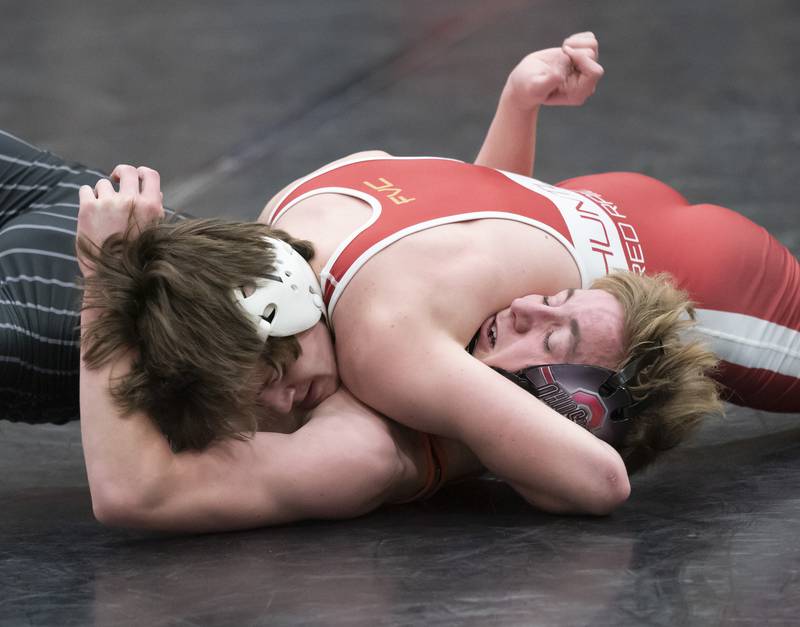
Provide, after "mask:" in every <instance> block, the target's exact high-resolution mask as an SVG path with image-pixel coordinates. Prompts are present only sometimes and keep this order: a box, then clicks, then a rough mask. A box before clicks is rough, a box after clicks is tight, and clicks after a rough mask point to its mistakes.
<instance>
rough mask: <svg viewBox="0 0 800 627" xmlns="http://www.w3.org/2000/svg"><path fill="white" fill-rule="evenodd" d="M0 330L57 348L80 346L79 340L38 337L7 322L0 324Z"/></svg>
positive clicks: (36, 334)
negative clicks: (13, 332) (25, 336)
mask: <svg viewBox="0 0 800 627" xmlns="http://www.w3.org/2000/svg"><path fill="white" fill-rule="evenodd" d="M0 329H8V330H9V331H15V332H17V333H19V334H20V335H27V336H28V337H30V338H33V339H34V340H36V341H37V342H42V343H44V344H55V345H57V346H80V345H81V342H80V340H59V339H57V338H54V337H45V336H44V335H39V334H38V333H34V332H33V331H30V330H28V329H25V328H24V327H18V326H17V325H16V324H10V323H8V322H0Z"/></svg>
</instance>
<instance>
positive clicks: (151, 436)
mask: <svg viewBox="0 0 800 627" xmlns="http://www.w3.org/2000/svg"><path fill="white" fill-rule="evenodd" d="M96 315H97V312H96V311H95V310H89V309H86V310H84V311H83V313H82V315H81V329H82V333H85V330H86V329H87V328H88V324H89V323H90V322H91V321H92V320H93V319H94V317H95V316H96ZM126 360H127V358H126V357H124V356H123V357H120V358H119V359H118V360H117V361H115V362H113V363H108V364H106V365H104V366H103V367H101V368H99V369H96V370H92V369H89V368H88V367H87V365H86V363H85V362H84V360H83V358H81V365H80V404H81V439H82V442H83V453H84V460H85V463H86V472H87V476H88V479H89V488H90V490H91V493H92V503H93V507H94V508H95V514H96V515H97V517H98V518H99V519H103V518H104V517H106V514H107V512H108V511H109V510H111V509H114V510H116V511H122V510H128V511H131V510H133V509H134V508H136V507H139V506H140V505H141V502H142V501H143V500H145V498H146V497H147V495H149V494H151V488H152V487H154V486H157V485H162V486H163V485H164V484H163V482H165V481H168V477H167V471H168V468H169V465H170V462H171V458H172V452H171V450H170V449H169V446H168V444H167V441H166V440H165V439H164V437H163V436H162V435H161V434H160V433H159V432H158V430H157V429H156V427H155V425H153V423H152V422H151V421H149V420H147V419H144V417H142V416H139V415H131V416H123V415H121V413H120V411H119V409H118V408H117V407H116V405H115V404H114V402H113V401H112V398H111V394H110V390H109V388H110V385H111V382H112V380H113V378H114V377H115V376H119V375H120V373H121V372H124V371H125V369H126V368H127V365H126V363H125V362H126Z"/></svg>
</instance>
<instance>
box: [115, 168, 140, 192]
mask: <svg viewBox="0 0 800 627" xmlns="http://www.w3.org/2000/svg"><path fill="white" fill-rule="evenodd" d="M111 180H112V181H116V182H117V183H119V193H120V194H122V195H123V196H128V197H131V198H132V197H133V196H136V195H137V194H138V193H139V172H138V171H137V169H136V168H134V167H133V166H132V165H118V166H117V167H116V168H114V171H113V172H112V173H111Z"/></svg>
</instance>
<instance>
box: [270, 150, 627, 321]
mask: <svg viewBox="0 0 800 627" xmlns="http://www.w3.org/2000/svg"><path fill="white" fill-rule="evenodd" d="M423 159H431V160H437V161H452V162H455V163H464V162H463V161H461V160H459V159H448V158H442V157H393V156H391V155H386V156H369V157H357V158H354V159H349V160H347V161H345V162H339V163H336V164H329V165H327V166H324V167H322V168H320V169H318V170H316V171H314V172H312V173H311V174H309V175H307V176H304V177H303V178H301V179H298V180H297V181H295V182H294V183H293V184H292V185H291V186H289V187H288V188H287V189H286V190H284V192H283V193H282V194H281V196H280V199H279V200H278V201H277V202H276V203H275V207H274V208H273V210H272V211H271V213H270V215H269V216H268V218H267V223H268V224H269V225H273V224H274V223H275V222H277V221H278V220H280V218H281V217H283V216H284V215H285V214H286V212H287V211H288V210H289V209H290V208H291V207H293V206H294V205H296V204H297V203H298V202H300V200H306V199H308V198H310V197H311V196H314V195H317V194H321V193H338V194H345V195H348V196H353V197H355V198H359V199H361V200H364V201H365V202H367V203H368V204H369V205H370V206H371V207H372V217H371V218H370V220H369V221H368V222H366V223H365V224H364V225H362V226H361V227H359V228H358V229H356V230H355V231H354V232H353V233H351V234H350V236H349V237H348V238H347V239H346V240H344V241H343V242H342V243H341V244H340V245H339V246H338V247H337V249H336V250H335V251H334V253H333V254H332V255H331V257H330V258H329V259H328V261H327V262H326V264H325V267H324V268H323V270H322V273H321V275H320V283H321V284H322V288H323V292H324V290H325V285H326V283H330V284H331V285H333V286H334V291H333V294H332V295H331V300H330V303H329V304H328V316H329V317H332V316H333V310H334V308H335V306H336V303H337V301H338V300H339V297H340V296H341V294H342V291H343V290H344V288H345V287H346V286H347V284H348V283H349V282H350V280H351V279H352V278H353V276H355V274H356V272H358V270H360V269H361V267H362V266H363V265H364V264H365V263H366V262H367V261H368V260H369V259H370V258H371V257H372V256H374V255H375V254H377V253H378V252H380V251H381V250H383V249H384V248H386V247H387V246H389V245H390V244H393V243H394V242H396V241H398V240H400V239H402V238H403V237H406V236H408V235H411V234H413V233H417V232H419V231H423V230H426V229H429V228H433V227H435V226H441V225H444V224H452V223H455V222H467V221H470V220H482V219H500V220H513V221H515V222H521V223H523V224H527V225H528V226H532V227H534V228H536V229H539V230H541V231H544V232H545V233H547V234H549V235H551V236H552V237H554V238H555V239H556V241H558V242H559V243H560V244H561V245H562V246H564V248H565V249H566V250H567V252H568V253H569V254H570V256H571V257H572V259H573V261H574V262H575V265H576V266H577V268H578V273H579V275H580V280H581V285H582V286H583V287H588V286H589V284H590V283H591V281H592V280H594V279H595V278H598V277H599V276H604V275H605V272H599V273H598V272H597V271H594V272H590V271H589V270H590V268H587V266H586V264H585V263H584V259H583V257H582V256H581V255H579V254H578V251H577V250H576V248H575V247H574V246H573V245H572V244H571V243H570V242H569V241H568V240H567V239H566V238H565V237H564V236H563V235H561V233H559V232H558V231H557V230H556V229H554V228H553V227H551V226H550V225H548V224H545V223H544V222H540V221H538V220H533V219H531V218H528V217H526V216H522V215H519V214H516V213H511V212H503V211H476V212H470V213H461V214H456V215H451V216H443V217H441V218H436V219H433V220H428V221H426V222H420V223H418V224H414V225H411V226H409V227H406V228H405V229H401V230H400V231H397V232H395V233H394V234H392V235H390V236H388V237H386V238H384V239H383V240H381V241H380V242H377V243H375V244H374V245H373V246H371V247H370V248H369V249H367V250H366V251H365V252H363V253H362V254H361V255H359V256H358V257H357V258H356V259H355V261H354V262H353V263H352V264H351V265H350V267H349V268H348V269H347V271H346V272H345V274H344V275H343V276H342V278H341V280H340V281H338V282H337V281H336V279H335V277H333V276H331V275H330V270H331V268H332V267H333V265H334V264H335V263H336V262H337V261H338V259H339V257H340V255H341V254H342V252H343V251H344V249H345V248H346V247H347V245H348V244H350V243H351V242H352V241H353V239H355V238H356V237H357V236H358V235H359V234H360V233H362V232H363V231H365V230H366V229H367V228H369V227H370V226H371V225H372V224H374V223H375V221H376V220H377V219H378V217H379V216H380V212H381V206H382V205H381V203H380V201H378V200H377V199H376V198H375V197H373V196H371V195H369V194H366V193H364V192H362V191H360V190H355V189H351V188H346V187H326V188H320V189H316V190H311V191H310V192H307V193H305V194H303V195H301V196H298V197H297V198H295V199H294V200H292V201H291V202H290V203H288V204H287V205H286V206H284V207H281V203H283V202H284V201H285V200H286V198H287V197H288V196H290V195H291V194H292V193H294V191H295V190H297V188H298V187H300V186H301V185H303V184H305V183H307V182H308V181H310V180H313V179H315V178H317V177H319V176H321V175H323V174H327V173H328V172H332V171H334V170H338V169H339V168H342V167H345V166H348V165H352V164H354V163H363V162H368V161H402V160H415V161H419V160H423ZM496 171H497V172H499V173H500V174H503V175H505V176H507V177H508V178H509V179H511V180H512V181H514V182H516V183H518V184H522V186H523V187H526V188H527V189H530V190H531V191H533V192H535V193H537V194H539V195H540V196H543V197H545V198H547V199H548V200H550V202H552V203H553V204H555V205H556V207H557V208H558V209H559V211H560V212H561V213H562V215H564V214H569V215H564V220H565V222H566V224H567V227H568V229H569V230H570V235H573V237H574V234H573V233H572V230H573V228H576V227H575V225H574V223H575V219H574V217H572V214H570V213H569V211H568V210H567V209H565V208H564V207H563V205H564V202H563V201H562V202H561V203H560V204H559V202H558V200H557V199H558V198H566V199H568V202H569V203H571V205H572V206H571V207H570V209H574V204H575V200H576V199H577V200H578V202H583V203H591V200H589V199H586V198H584V197H583V196H579V195H578V194H574V193H573V192H569V191H568V190H561V189H560V188H557V187H553V186H550V185H546V184H545V183H541V182H540V181H537V180H535V179H530V178H527V177H519V175H515V174H513V173H509V172H503V171H501V170H496ZM518 178H519V179H524V180H525V181H527V182H528V184H525V183H523V182H522V181H521V180H518ZM553 190H555V192H564V193H563V194H558V193H555V192H554V191H553ZM545 191H546V192H547V193H543V192H545ZM592 204H593V203H592ZM595 207H596V208H597V211H598V213H600V214H601V215H602V218H605V219H606V220H607V221H609V220H610V219H609V218H608V216H606V214H605V213H604V212H603V211H601V210H600V208H599V207H597V206H596V205H595ZM602 218H601V219H602ZM611 227H612V228H613V233H614V234H615V235H616V228H615V227H613V223H611ZM579 232H580V231H579ZM622 263H624V266H623V267H624V268H625V269H627V262H626V261H625V257H624V255H622ZM595 265H596V264H595ZM591 269H592V270H595V268H594V267H591Z"/></svg>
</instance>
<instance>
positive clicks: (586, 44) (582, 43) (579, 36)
mask: <svg viewBox="0 0 800 627" xmlns="http://www.w3.org/2000/svg"><path fill="white" fill-rule="evenodd" d="M563 45H564V46H569V47H570V48H573V49H575V50H586V51H588V52H589V56H591V58H592V59H594V60H595V61H597V59H598V58H599V56H600V46H599V44H598V43H597V38H596V37H595V36H594V33H592V32H588V31H587V32H585V33H575V34H574V35H570V36H569V37H567V38H566V39H565V40H564V44H563Z"/></svg>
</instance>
